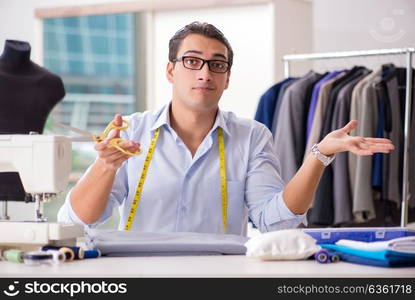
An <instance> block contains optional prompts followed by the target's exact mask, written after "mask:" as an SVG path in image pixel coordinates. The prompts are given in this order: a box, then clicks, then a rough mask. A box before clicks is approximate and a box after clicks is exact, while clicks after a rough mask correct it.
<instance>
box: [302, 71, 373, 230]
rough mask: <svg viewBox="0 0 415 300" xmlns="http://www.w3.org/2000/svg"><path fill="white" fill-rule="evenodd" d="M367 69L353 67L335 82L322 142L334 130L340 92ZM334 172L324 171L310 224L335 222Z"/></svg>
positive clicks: (330, 169) (329, 167)
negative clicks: (333, 122) (333, 125)
mask: <svg viewBox="0 0 415 300" xmlns="http://www.w3.org/2000/svg"><path fill="white" fill-rule="evenodd" d="M365 71H366V69H365V68H363V67H353V68H352V69H351V70H350V71H349V72H347V74H346V75H345V76H343V77H342V78H340V79H339V80H337V81H336V82H334V84H333V87H332V89H331V92H330V96H329V101H328V105H327V108H326V112H325V116H324V122H323V128H322V131H321V134H320V140H322V139H323V138H324V137H325V136H326V135H327V134H328V133H330V132H331V130H332V120H333V111H334V107H335V105H336V101H337V96H338V94H339V92H340V90H341V89H342V88H343V87H344V86H345V85H347V84H348V83H349V82H351V81H352V80H354V79H355V78H357V77H359V76H361V74H362V73H363V72H365ZM333 194H334V191H333V170H332V166H331V165H329V166H327V167H326V168H325V169H324V172H323V175H322V177H321V179H320V183H319V185H318V187H317V191H316V195H315V200H314V203H313V209H312V210H311V213H310V222H311V223H313V224H319V225H332V224H333V221H334V205H333Z"/></svg>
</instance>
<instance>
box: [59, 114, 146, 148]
mask: <svg viewBox="0 0 415 300" xmlns="http://www.w3.org/2000/svg"><path fill="white" fill-rule="evenodd" d="M54 123H55V124H56V125H58V126H60V127H63V128H65V129H68V130H70V131H73V132H76V133H79V134H80V136H72V137H71V140H72V141H73V142H89V141H94V142H96V143H100V142H102V141H103V140H105V139H106V138H107V137H108V135H109V133H110V132H111V130H114V129H118V130H126V129H127V128H128V127H129V126H130V124H129V123H128V122H127V121H126V120H122V123H123V125H121V126H117V125H115V124H114V121H111V122H110V123H109V124H108V126H107V127H106V128H105V130H104V131H103V132H102V133H99V134H93V133H90V132H89V131H86V130H82V129H79V128H76V127H72V126H69V125H65V124H62V123H59V122H54ZM123 141H124V140H123V139H121V138H113V139H111V140H110V141H109V142H108V147H114V148H116V149H118V150H119V151H121V152H123V153H124V154H127V155H130V156H133V155H138V154H141V152H142V150H140V151H136V152H130V151H128V150H125V149H124V148H122V147H121V146H120V145H119V144H120V143H121V142H123Z"/></svg>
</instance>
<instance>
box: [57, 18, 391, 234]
mask: <svg viewBox="0 0 415 300" xmlns="http://www.w3.org/2000/svg"><path fill="white" fill-rule="evenodd" d="M232 59H233V52H232V48H231V46H230V45H229V42H228V41H227V39H226V38H225V37H224V36H223V34H222V33H221V32H220V31H219V30H218V29H217V28H215V27H214V26H212V25H210V24H206V23H203V24H201V23H198V22H194V23H192V24H189V25H187V26H185V27H184V28H183V29H181V30H179V31H178V32H177V33H176V34H175V35H174V36H173V38H172V39H171V40H170V44H169V62H168V63H167V69H166V75H167V79H168V80H169V82H170V83H171V84H172V87H173V94H172V99H171V102H170V104H169V105H166V106H165V107H163V108H162V109H160V110H158V111H155V112H150V111H147V112H144V113H135V114H133V115H131V116H130V117H128V121H129V123H130V127H129V128H128V129H127V130H126V131H122V132H121V137H122V138H123V139H125V141H124V142H122V143H121V144H120V146H121V147H123V148H124V149H126V150H129V151H131V152H134V151H138V150H139V149H140V147H142V149H143V150H144V151H143V153H142V154H141V155H136V156H132V157H131V156H129V155H126V154H124V153H123V152H121V151H119V150H117V149H116V148H113V147H109V145H108V142H109V140H110V139H111V138H116V137H119V136H120V132H119V130H115V131H114V132H113V135H112V136H111V138H109V139H108V140H105V141H103V142H101V143H98V144H96V146H95V149H96V150H97V152H98V158H97V160H96V161H95V162H94V164H93V165H92V166H91V167H90V168H89V169H88V171H87V172H86V173H85V175H84V177H83V178H82V179H81V180H80V181H79V182H78V183H77V185H76V186H75V187H74V188H73V189H72V191H71V192H70V193H69V194H68V196H67V199H66V201H65V204H64V205H63V207H62V208H61V210H60V211H59V215H58V219H59V220H60V221H68V222H69V221H75V222H79V223H83V224H88V225H96V224H99V223H101V222H103V221H104V220H105V219H107V218H108V217H109V216H110V215H111V214H112V209H113V208H114V207H115V206H119V207H120V215H121V219H120V226H119V228H120V229H125V230H139V231H148V232H151V231H164V232H169V231H193V232H209V233H223V232H226V233H232V234H239V235H246V228H247V226H246V225H247V220H248V216H249V217H250V218H251V220H252V221H253V222H254V223H255V225H256V226H257V227H258V228H259V229H260V230H261V231H262V232H264V231H272V230H277V229H283V228H293V227H297V226H298V225H299V224H300V223H305V220H306V219H305V215H306V212H307V209H308V208H309V206H310V203H311V201H312V199H313V195H314V193H315V190H316V188H317V185H318V182H319V180H320V177H321V174H322V172H323V170H324V165H323V163H322V161H324V159H326V160H327V159H328V158H327V157H324V156H332V155H334V154H335V153H337V152H341V151H352V152H353V153H355V154H358V155H371V154H373V153H374V152H384V153H388V152H389V151H390V150H392V149H393V145H392V144H391V142H390V141H389V140H387V139H373V138H362V137H351V136H349V135H348V132H350V131H351V130H353V129H354V128H355V127H356V121H351V122H350V123H349V124H347V125H346V126H345V127H344V128H341V129H339V130H336V131H333V132H331V133H330V134H329V135H327V136H326V137H325V138H324V139H323V140H322V141H321V142H320V143H319V144H318V145H316V147H314V152H313V153H312V154H310V155H309V156H308V158H307V159H306V160H305V162H304V164H303V165H302V167H301V168H300V169H299V170H298V172H297V174H296V175H295V176H294V177H293V178H292V180H291V181H290V182H289V183H288V184H287V185H286V186H285V187H284V183H283V182H282V180H281V177H280V174H279V170H280V165H279V161H278V158H277V155H276V153H275V152H274V150H273V148H272V145H273V143H272V135H271V133H270V132H269V130H268V129H267V128H266V127H265V126H263V125H262V124H260V123H257V122H255V121H253V120H248V119H241V118H237V117H236V116H235V115H234V114H233V113H231V112H224V111H221V110H219V108H218V103H219V100H220V97H221V95H222V93H223V91H224V90H225V89H227V88H228V85H229V78H230V74H231V66H232ZM114 121H115V124H117V125H121V124H122V118H121V116H120V115H116V116H115V119H114ZM149 150H150V151H149ZM139 182H140V184H139Z"/></svg>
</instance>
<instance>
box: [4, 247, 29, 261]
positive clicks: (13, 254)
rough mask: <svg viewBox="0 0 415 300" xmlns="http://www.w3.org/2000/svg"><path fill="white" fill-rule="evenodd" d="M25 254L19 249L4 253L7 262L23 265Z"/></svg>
mask: <svg viewBox="0 0 415 300" xmlns="http://www.w3.org/2000/svg"><path fill="white" fill-rule="evenodd" d="M23 254H24V252H23V251H22V250H19V249H10V250H6V251H4V253H3V257H4V259H5V260H7V261H11V262H15V263H23Z"/></svg>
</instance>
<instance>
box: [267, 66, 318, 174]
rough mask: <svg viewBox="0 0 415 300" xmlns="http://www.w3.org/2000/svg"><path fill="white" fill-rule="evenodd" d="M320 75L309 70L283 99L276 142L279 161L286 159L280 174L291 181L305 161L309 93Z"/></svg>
mask: <svg viewBox="0 0 415 300" xmlns="http://www.w3.org/2000/svg"><path fill="white" fill-rule="evenodd" d="M321 77H322V75H320V74H317V73H314V72H312V71H310V72H309V73H307V74H306V75H305V76H304V77H302V78H300V79H298V80H296V81H295V82H294V83H293V84H292V85H290V86H289V87H288V88H287V90H286V91H285V93H284V95H283V97H282V99H281V101H282V102H281V107H280V111H279V114H278V120H277V127H276V132H275V135H274V145H275V149H276V152H277V154H278V156H279V159H280V161H283V162H284V163H282V164H281V177H282V179H283V181H284V182H288V181H290V179H291V178H292V177H293V176H294V174H295V173H296V172H297V170H298V168H299V166H300V165H301V163H302V158H303V155H304V148H305V145H304V137H305V125H304V124H305V119H306V114H307V110H306V109H307V108H306V107H305V102H306V101H307V99H306V94H307V92H308V90H309V86H312V85H314V83H315V82H316V81H317V80H319V79H320V78H321Z"/></svg>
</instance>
